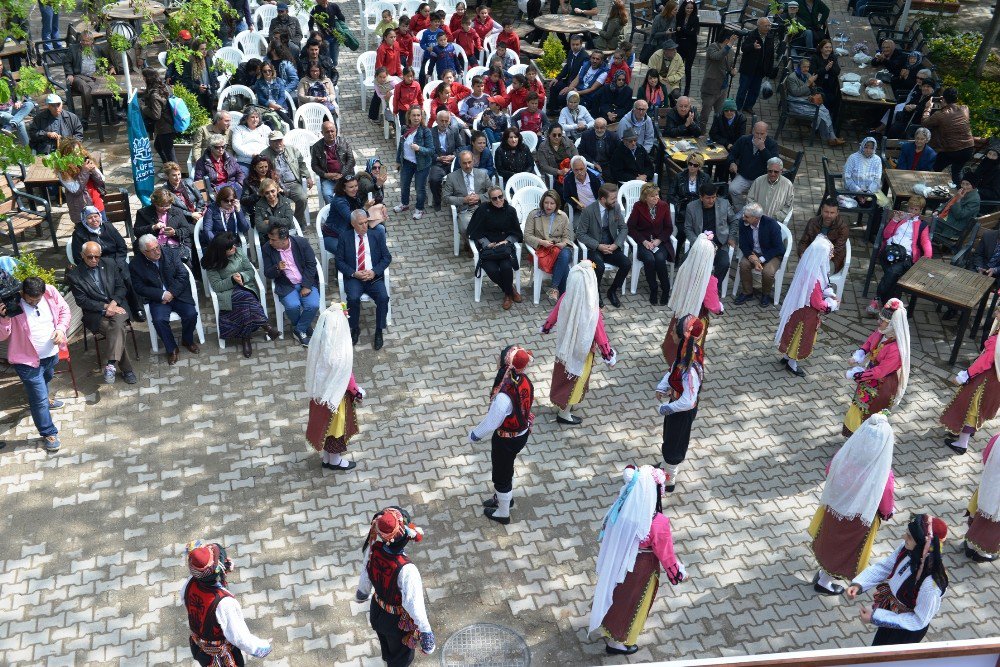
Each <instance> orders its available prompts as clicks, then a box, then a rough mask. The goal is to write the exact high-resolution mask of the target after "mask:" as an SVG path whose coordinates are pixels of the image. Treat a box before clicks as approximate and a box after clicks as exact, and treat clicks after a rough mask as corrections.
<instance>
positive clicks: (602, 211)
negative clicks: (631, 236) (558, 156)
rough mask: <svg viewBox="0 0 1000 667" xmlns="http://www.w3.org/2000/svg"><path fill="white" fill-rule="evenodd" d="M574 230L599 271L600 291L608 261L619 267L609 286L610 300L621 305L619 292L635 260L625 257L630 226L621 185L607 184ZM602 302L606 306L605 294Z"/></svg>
mask: <svg viewBox="0 0 1000 667" xmlns="http://www.w3.org/2000/svg"><path fill="white" fill-rule="evenodd" d="M573 232H574V234H575V235H576V240H577V241H579V242H580V243H582V244H583V245H584V246H586V247H587V259H589V260H590V261H592V262H593V263H594V272H595V273H596V274H597V290H598V294H600V289H601V278H602V277H603V276H604V267H605V266H606V265H607V264H611V265H613V266H617V267H618V271H617V272H616V273H615V277H614V280H612V281H611V287H610V288H608V301H609V302H610V303H611V305H612V306H614V307H615V308H618V307H620V306H621V301H619V299H618V293H619V292H620V291H621V288H622V285H624V284H625V280H626V279H627V278H628V274H629V271H631V270H632V260H630V259H629V258H628V257H626V256H625V253H624V251H623V250H622V249H623V248H624V247H625V243H626V238H627V237H628V226H627V225H626V224H625V213H624V211H622V207H621V205H619V203H618V186H617V185H615V184H614V183H605V184H604V185H602V186H601V189H600V190H599V191H598V197H597V201H595V202H594V203H592V204H590V205H589V206H587V207H586V208H585V209H583V212H582V213H580V215H578V216H576V219H575V220H574V221H573ZM600 305H601V307H602V308H603V307H604V297H603V296H601V297H600Z"/></svg>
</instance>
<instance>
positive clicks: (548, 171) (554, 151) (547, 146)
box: [535, 123, 577, 184]
mask: <svg viewBox="0 0 1000 667" xmlns="http://www.w3.org/2000/svg"><path fill="white" fill-rule="evenodd" d="M576 154H577V150H576V146H574V145H573V142H571V141H567V140H566V139H565V137H564V136H563V128H562V125H558V124H556V123H553V124H552V125H550V126H549V131H548V134H547V135H546V140H545V141H543V142H542V144H541V145H540V146H539V147H538V149H537V150H536V151H535V157H537V158H538V168H539V170H541V172H542V178H545V177H546V176H548V177H549V178H551V179H552V182H553V183H554V184H561V183H562V181H563V177H564V176H565V175H566V174H568V173H569V160H570V158H572V157H573V156H574V155H576Z"/></svg>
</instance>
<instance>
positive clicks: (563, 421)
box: [556, 415, 583, 426]
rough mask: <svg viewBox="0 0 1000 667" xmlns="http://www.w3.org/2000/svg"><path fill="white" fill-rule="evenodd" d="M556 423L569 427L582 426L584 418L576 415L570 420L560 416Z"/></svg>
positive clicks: (557, 416)
mask: <svg viewBox="0 0 1000 667" xmlns="http://www.w3.org/2000/svg"><path fill="white" fill-rule="evenodd" d="M556 423H557V424H567V425H569V426H577V425H578V424H582V423H583V418H582V417H577V416H576V415H573V416H572V418H570V419H564V418H563V417H560V416H559V415H556Z"/></svg>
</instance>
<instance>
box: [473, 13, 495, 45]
mask: <svg viewBox="0 0 1000 667" xmlns="http://www.w3.org/2000/svg"><path fill="white" fill-rule="evenodd" d="M493 24H494V21H493V18H492V17H489V18H487V19H486V23H480V21H479V17H478V16H477V17H476V18H475V19H473V21H472V29H473V30H475V31H476V32H477V33H479V38H480V39H486V37H487V36H488V35H489V34H490V33H491V32H493Z"/></svg>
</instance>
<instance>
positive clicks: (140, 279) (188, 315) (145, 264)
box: [128, 190, 201, 366]
mask: <svg viewBox="0 0 1000 667" xmlns="http://www.w3.org/2000/svg"><path fill="white" fill-rule="evenodd" d="M157 192H162V191H161V190H157ZM153 196H154V197H156V193H155V192H154V193H153ZM182 217H183V216H182ZM136 234H139V227H138V225H137V226H136ZM136 245H137V246H138V247H139V252H138V253H136V255H135V257H134V258H133V259H132V261H131V263H130V264H129V265H128V269H129V274H130V275H131V276H132V286H133V287H134V288H135V291H136V293H137V294H138V295H139V298H141V299H142V300H143V302H145V303H146V304H148V305H149V312H150V315H151V316H152V320H153V328H154V329H156V335H157V336H159V337H160V340H162V341H163V347H164V349H165V350H166V353H167V363H168V364H170V365H171V366H173V365H174V364H176V363H177V352H178V350H177V341H176V340H175V339H174V334H173V332H172V331H171V330H170V314H171V313H177V315H178V316H180V318H181V344H182V345H184V347H186V348H187V349H188V351H189V352H191V353H192V354H198V353H199V352H200V351H201V347H200V346H199V345H198V343H197V342H195V340H194V329H195V325H197V323H198V308H197V307H196V306H195V300H194V295H193V294H191V283H190V274H189V273H188V270H187V269H186V268H185V267H184V264H183V262H182V261H181V256H180V254H179V253H178V252H177V250H176V249H174V248H172V247H170V246H164V244H163V243H160V242H158V240H157V237H155V236H153V235H152V234H140V235H139V240H138V241H136Z"/></svg>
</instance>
